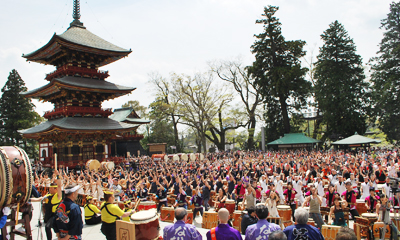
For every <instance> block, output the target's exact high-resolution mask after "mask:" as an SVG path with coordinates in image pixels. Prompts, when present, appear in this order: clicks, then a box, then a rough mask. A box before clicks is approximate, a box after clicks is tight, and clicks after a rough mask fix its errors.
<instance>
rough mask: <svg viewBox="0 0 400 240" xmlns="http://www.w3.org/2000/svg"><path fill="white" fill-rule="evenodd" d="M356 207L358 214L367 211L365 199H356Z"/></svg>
mask: <svg viewBox="0 0 400 240" xmlns="http://www.w3.org/2000/svg"><path fill="white" fill-rule="evenodd" d="M356 209H357V212H358V214H360V215H362V214H363V213H368V208H367V206H365V200H362V199H357V200H356Z"/></svg>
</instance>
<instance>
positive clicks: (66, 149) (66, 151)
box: [64, 147, 69, 155]
mask: <svg viewBox="0 0 400 240" xmlns="http://www.w3.org/2000/svg"><path fill="white" fill-rule="evenodd" d="M68 149H69V147H64V154H65V155H67V154H68V153H69V150H68Z"/></svg>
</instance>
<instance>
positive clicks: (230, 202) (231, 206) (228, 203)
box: [225, 199, 235, 216]
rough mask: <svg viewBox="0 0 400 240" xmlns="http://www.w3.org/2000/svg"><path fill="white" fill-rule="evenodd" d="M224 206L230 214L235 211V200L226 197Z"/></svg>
mask: <svg viewBox="0 0 400 240" xmlns="http://www.w3.org/2000/svg"><path fill="white" fill-rule="evenodd" d="M225 208H226V209H228V211H229V214H230V215H231V216H232V214H233V212H234V211H235V201H234V200H232V199H227V200H226V201H225Z"/></svg>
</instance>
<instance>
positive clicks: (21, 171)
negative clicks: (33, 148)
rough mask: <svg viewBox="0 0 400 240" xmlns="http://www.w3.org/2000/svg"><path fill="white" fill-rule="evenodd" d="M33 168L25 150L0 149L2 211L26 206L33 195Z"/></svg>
mask: <svg viewBox="0 0 400 240" xmlns="http://www.w3.org/2000/svg"><path fill="white" fill-rule="evenodd" d="M32 184H33V177H32V166H31V162H30V161H29V157H28V155H27V154H26V152H25V151H24V150H22V149H21V148H19V147H15V146H13V147H12V146H4V147H0V209H1V208H3V207H5V206H8V205H17V204H20V205H21V206H22V205H24V204H25V203H26V202H27V201H28V199H29V198H30V196H31V193H32Z"/></svg>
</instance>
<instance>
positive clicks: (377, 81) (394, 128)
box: [371, 2, 400, 143]
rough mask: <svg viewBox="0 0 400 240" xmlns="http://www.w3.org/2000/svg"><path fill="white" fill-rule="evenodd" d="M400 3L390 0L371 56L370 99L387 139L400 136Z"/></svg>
mask: <svg viewBox="0 0 400 240" xmlns="http://www.w3.org/2000/svg"><path fill="white" fill-rule="evenodd" d="M399 16H400V3H399V2H398V3H395V2H393V3H392V4H390V12H389V14H388V15H387V18H386V19H383V20H382V26H381V28H382V29H384V30H385V32H384V37H383V39H382V41H381V43H380V45H379V46H380V48H379V51H378V53H377V54H378V56H377V57H375V58H372V59H371V67H372V75H371V82H372V83H373V90H374V91H373V100H374V101H375V104H376V105H375V108H374V110H375V112H374V113H375V116H377V117H378V120H379V127H380V129H382V131H383V132H384V133H386V135H387V139H388V140H389V141H390V142H395V141H397V143H398V142H399V140H400V121H399V117H400V101H399V100H400V99H399V96H400V87H399V86H400V71H399V66H400V38H399V36H400V17H399Z"/></svg>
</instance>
